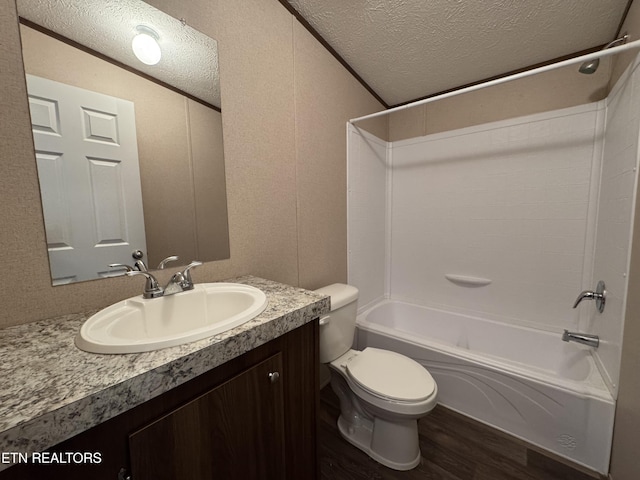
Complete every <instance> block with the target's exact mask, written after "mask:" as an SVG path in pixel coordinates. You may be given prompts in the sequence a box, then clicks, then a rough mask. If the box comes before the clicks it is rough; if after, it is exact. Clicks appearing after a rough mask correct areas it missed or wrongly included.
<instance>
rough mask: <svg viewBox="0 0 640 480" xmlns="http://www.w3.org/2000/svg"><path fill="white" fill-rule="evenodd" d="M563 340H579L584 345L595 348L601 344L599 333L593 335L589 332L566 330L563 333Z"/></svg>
mask: <svg viewBox="0 0 640 480" xmlns="http://www.w3.org/2000/svg"><path fill="white" fill-rule="evenodd" d="M562 341H563V342H577V343H581V344H583V345H588V346H590V347H593V348H598V345H600V337H598V335H591V334H588V333H578V332H570V331H568V330H565V331H564V333H563V334H562Z"/></svg>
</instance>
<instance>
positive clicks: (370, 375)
mask: <svg viewBox="0 0 640 480" xmlns="http://www.w3.org/2000/svg"><path fill="white" fill-rule="evenodd" d="M316 292H317V293H321V294H324V295H328V296H330V297H331V314H330V315H328V316H326V317H323V318H321V319H320V361H321V362H322V363H326V364H327V365H328V366H329V370H330V373H331V388H332V389H333V391H334V392H335V393H336V395H337V396H338V398H339V400H340V418H339V419H338V429H339V430H340V434H341V435H342V436H343V438H345V439H346V440H347V441H349V442H350V443H351V444H353V445H354V446H356V447H358V448H359V449H361V450H362V451H364V452H365V453H367V454H368V455H369V456H370V457H371V458H373V459H374V460H376V461H378V462H379V463H381V464H383V465H385V466H387V467H389V468H392V469H394V470H410V469H412V468H414V467H415V466H417V465H418V464H419V463H420V447H419V442H418V419H419V418H421V417H423V416H424V415H426V414H427V413H429V412H430V411H431V410H432V409H433V407H435V405H436V399H437V392H438V388H437V385H436V383H435V381H434V380H433V378H432V377H431V375H430V374H429V372H428V371H427V370H426V369H425V368H424V367H422V365H420V364H419V363H417V362H415V361H414V360H412V359H410V358H408V357H405V356H404V355H401V354H399V353H395V352H391V351H388V350H381V349H377V348H365V349H364V350H363V351H357V350H353V349H352V348H351V345H352V343H353V334H354V331H355V320H356V313H357V298H358V290H357V289H356V288H355V287H353V286H351V285H344V284H333V285H329V286H327V287H323V288H321V289H318V290H316Z"/></svg>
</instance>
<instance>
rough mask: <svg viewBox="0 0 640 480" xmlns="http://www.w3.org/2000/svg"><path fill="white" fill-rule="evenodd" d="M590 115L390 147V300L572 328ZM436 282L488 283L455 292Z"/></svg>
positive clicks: (581, 255)
mask: <svg viewBox="0 0 640 480" xmlns="http://www.w3.org/2000/svg"><path fill="white" fill-rule="evenodd" d="M601 107H602V105H601V104H599V103H598V104H589V105H585V106H580V107H572V108H569V109H563V110H556V111H552V112H548V113H544V114H536V115H531V116H526V117H519V118H516V119H510V120H506V121H501V122H495V123H489V124H484V125H481V126H476V127H470V128H465V129H459V130H453V131H450V132H446V133H441V134H434V135H427V136H424V137H419V138H414V139H410V140H404V141H400V142H394V143H393V144H392V145H393V147H392V158H393V171H392V174H391V177H392V181H391V188H390V195H391V202H390V208H391V210H390V212H391V213H390V218H391V221H390V261H389V278H390V283H389V290H388V292H389V294H390V296H391V297H392V298H394V299H398V300H404V301H408V302H411V303H415V304H420V305H424V306H429V307H435V308H442V309H445V310H448V311H454V312H460V313H473V314H477V315H480V316H483V317H484V318H489V319H494V320H499V321H505V322H509V323H517V324H521V325H528V326H532V327H539V328H544V329H551V330H560V329H562V328H568V329H574V328H576V327H577V325H578V311H577V310H574V309H572V304H573V301H574V300H575V298H576V296H577V294H578V293H579V292H580V291H581V289H582V284H583V276H584V275H585V262H584V260H585V253H587V254H588V256H590V255H591V252H587V251H586V249H587V248H588V246H589V245H588V243H587V242H586V239H587V236H588V233H587V232H588V227H589V222H588V218H589V215H590V214H591V215H593V212H590V208H591V209H593V205H595V202H594V201H593V198H591V197H590V196H593V195H596V194H597V192H594V191H593V190H594V188H592V186H591V185H592V175H594V174H595V175H597V172H598V170H597V169H594V168H593V166H594V164H593V162H594V154H597V152H596V151H595V148H596V146H595V140H596V137H597V136H598V131H597V127H598V125H599V123H598V121H597V119H598V112H599V109H600V108H601ZM600 123H601V122H600ZM595 180H597V179H595ZM593 183H594V184H595V185H597V181H595V182H593ZM590 200H591V201H590ZM587 265H588V263H587ZM447 274H450V275H462V276H470V277H476V278H481V279H486V280H490V281H491V283H490V284H489V285H486V286H478V287H474V286H467V285H460V284H459V283H452V282H451V281H449V280H447V279H446V278H445V275H447Z"/></svg>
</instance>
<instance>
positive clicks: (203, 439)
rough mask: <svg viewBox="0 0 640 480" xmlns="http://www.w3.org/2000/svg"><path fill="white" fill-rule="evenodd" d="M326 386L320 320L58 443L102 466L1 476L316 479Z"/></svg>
mask: <svg viewBox="0 0 640 480" xmlns="http://www.w3.org/2000/svg"><path fill="white" fill-rule="evenodd" d="M318 383H319V379H318V322H317V320H316V321H314V322H310V323H307V324H305V325H303V326H301V327H299V328H297V329H295V330H292V331H290V332H288V333H286V334H284V335H282V336H280V337H278V338H276V339H274V340H272V341H270V342H268V343H266V344H264V345H262V346H260V347H257V348H255V349H253V350H251V351H249V352H247V353H245V354H244V355H241V356H240V357H237V358H235V359H233V360H230V361H229V362H227V363H225V364H223V365H221V366H219V367H217V368H214V369H213V370H211V371H209V372H206V373H204V374H202V375H200V376H198V377H196V378H194V379H193V380H191V381H189V382H187V383H185V384H183V385H181V386H179V387H176V388H174V389H173V390H170V391H168V392H166V393H164V394H162V395H160V396H158V397H156V398H154V399H152V400H149V401H147V402H146V403H144V404H142V405H139V406H138V407H135V408H133V409H131V410H129V411H127V412H124V413H122V414H120V415H118V416H117V417H114V418H112V419H110V420H108V421H106V422H104V423H102V424H100V425H97V426H96V427H93V428H91V429H90V430H87V431H86V432H83V433H81V434H79V435H77V436H75V437H73V438H71V439H69V440H67V441H65V442H63V443H61V444H59V445H57V446H55V447H53V448H51V449H50V452H62V453H64V452H99V453H100V458H101V462H100V463H99V464H91V463H82V464H78V465H68V464H67V465H64V464H46V465H43V464H40V465H37V464H32V463H29V464H18V465H15V466H13V467H10V468H8V469H7V470H5V471H3V472H0V480H5V479H7V480H18V479H20V480H31V479H33V480H35V479H38V480H40V479H42V478H47V479H65V480H74V479H78V480H80V479H82V480H86V479H88V478H91V479H92V480H93V479H95V480H101V479H105V480H116V479H118V478H119V475H121V478H126V477H127V476H128V475H130V476H131V479H132V480H151V479H153V480H165V479H166V480H178V479H180V480H206V479H241V480H248V479H261V480H264V479H278V480H280V479H292V480H293V479H296V480H297V479H301V478H304V479H314V478H318V463H317V443H316V442H317V439H316V438H317V435H316V433H317V432H316V430H317V409H318V403H319V391H318Z"/></svg>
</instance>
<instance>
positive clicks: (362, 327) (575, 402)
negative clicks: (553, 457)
mask: <svg viewBox="0 0 640 480" xmlns="http://www.w3.org/2000/svg"><path fill="white" fill-rule="evenodd" d="M357 327H358V329H357V337H356V342H357V348H358V349H363V348H365V347H367V346H370V347H379V348H385V349H388V350H393V351H396V352H399V353H402V354H404V355H406V356H408V357H411V358H413V359H414V360H416V361H418V362H419V363H421V364H422V365H423V366H424V367H425V368H426V369H427V370H429V372H430V373H431V375H432V376H433V378H434V379H435V380H436V382H437V384H438V397H439V398H438V401H439V403H440V404H442V405H444V406H446V407H448V408H451V409H453V410H456V411H458V412H460V413H463V414H465V415H468V416H470V417H472V418H474V419H476V420H479V421H481V422H483V423H486V424H488V425H491V426H493V427H496V428H498V429H500V430H503V431H505V432H508V433H510V434H512V435H514V436H516V437H519V438H521V439H523V440H525V441H527V442H529V443H532V444H534V445H537V446H539V447H542V448H544V449H546V450H549V451H551V452H553V453H556V454H558V455H561V456H563V457H566V458H568V459H570V460H572V461H573V462H576V463H579V464H582V465H584V466H586V467H588V468H590V469H593V470H596V471H598V472H600V473H607V472H608V468H609V455H610V451H611V438H612V432H613V418H614V410H615V402H614V400H613V398H612V397H611V394H610V393H609V391H608V389H607V387H606V386H605V384H604V382H603V380H602V377H601V376H600V373H599V372H598V369H597V368H596V365H595V363H594V361H593V358H592V356H591V351H590V350H591V349H590V348H589V347H585V346H582V345H578V344H576V343H567V342H563V341H562V340H561V335H560V334H559V333H549V332H544V331H541V330H535V329H531V328H526V327H519V326H512V325H508V324H504V323H499V322H494V321H490V320H485V319H482V318H476V317H470V316H466V315H460V314H455V313H450V312H445V311H441V310H435V309H430V308H425V307H421V306H417V305H411V304H407V303H401V302H395V301H390V300H385V301H382V302H380V303H378V304H377V305H375V306H373V307H371V308H369V309H368V310H367V311H365V312H363V313H362V314H360V315H358V321H357Z"/></svg>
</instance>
